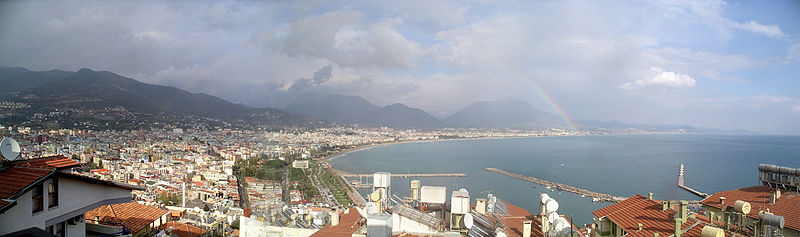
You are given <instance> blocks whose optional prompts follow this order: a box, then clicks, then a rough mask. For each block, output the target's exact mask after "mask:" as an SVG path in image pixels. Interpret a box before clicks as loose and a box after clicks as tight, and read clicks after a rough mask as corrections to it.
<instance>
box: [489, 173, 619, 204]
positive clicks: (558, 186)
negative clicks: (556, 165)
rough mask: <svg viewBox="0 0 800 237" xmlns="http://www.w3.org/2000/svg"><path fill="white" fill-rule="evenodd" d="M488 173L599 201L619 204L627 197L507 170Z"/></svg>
mask: <svg viewBox="0 0 800 237" xmlns="http://www.w3.org/2000/svg"><path fill="white" fill-rule="evenodd" d="M486 171H489V172H495V173H499V174H503V175H506V176H509V177H512V178H517V179H521V180H525V181H528V182H531V183H536V184H541V185H544V186H548V187H553V188H556V189H558V190H563V191H567V192H571V193H575V194H578V195H585V196H587V197H592V198H595V199H597V200H599V201H604V202H619V201H622V200H625V199H626V198H625V197H620V196H614V195H611V194H605V193H598V192H592V191H589V190H586V189H582V188H578V187H574V186H570V185H566V184H561V183H556V182H553V181H547V180H543V179H538V178H535V177H530V176H525V175H521V174H515V173H511V172H508V171H505V170H502V169H498V168H486Z"/></svg>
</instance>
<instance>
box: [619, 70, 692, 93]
mask: <svg viewBox="0 0 800 237" xmlns="http://www.w3.org/2000/svg"><path fill="white" fill-rule="evenodd" d="M651 70H652V71H653V72H655V73H656V75H655V76H653V77H652V78H648V79H640V80H636V81H634V82H628V83H625V84H622V85H620V88H622V89H626V90H634V89H642V88H663V89H685V88H692V87H694V85H695V83H696V82H695V80H694V78H692V77H690V76H689V75H686V74H681V73H676V72H670V71H664V70H663V69H661V68H659V67H652V68H651Z"/></svg>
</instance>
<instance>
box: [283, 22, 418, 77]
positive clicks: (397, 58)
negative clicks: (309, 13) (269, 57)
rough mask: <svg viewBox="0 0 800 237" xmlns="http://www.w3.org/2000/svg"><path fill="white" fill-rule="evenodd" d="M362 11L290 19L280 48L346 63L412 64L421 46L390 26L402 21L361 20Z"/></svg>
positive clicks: (296, 53) (374, 65) (370, 64)
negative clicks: (291, 21)
mask: <svg viewBox="0 0 800 237" xmlns="http://www.w3.org/2000/svg"><path fill="white" fill-rule="evenodd" d="M362 17H363V13H361V12H357V11H335V12H328V13H325V14H322V15H320V16H315V17H308V18H305V19H302V20H299V21H296V22H294V23H292V26H291V29H290V32H289V35H288V36H287V37H286V40H285V41H284V42H285V43H284V47H283V52H284V53H286V54H287V55H289V56H295V57H317V58H325V59H328V60H330V61H332V62H334V63H336V64H337V65H340V66H347V67H390V68H392V67H396V68H409V67H414V66H415V65H416V61H417V59H418V58H419V57H420V56H422V50H421V49H420V48H419V45H418V44H417V43H416V42H413V41H410V40H408V39H406V38H405V36H403V34H401V33H399V32H397V31H396V30H394V29H393V28H392V27H393V26H394V25H396V24H400V23H402V22H400V21H398V20H397V19H388V20H385V21H381V22H377V23H372V24H370V23H364V22H362V21H361V18H362Z"/></svg>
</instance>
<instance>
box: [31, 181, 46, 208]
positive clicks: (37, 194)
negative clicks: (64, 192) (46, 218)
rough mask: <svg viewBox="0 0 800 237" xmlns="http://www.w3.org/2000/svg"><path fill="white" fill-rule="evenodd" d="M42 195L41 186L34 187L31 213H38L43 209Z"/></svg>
mask: <svg viewBox="0 0 800 237" xmlns="http://www.w3.org/2000/svg"><path fill="white" fill-rule="evenodd" d="M43 196H44V194H43V193H42V185H41V184H39V185H36V186H34V187H33V204H32V205H33V213H37V212H40V211H42V210H43V209H44V203H42V202H43V201H44V197H43Z"/></svg>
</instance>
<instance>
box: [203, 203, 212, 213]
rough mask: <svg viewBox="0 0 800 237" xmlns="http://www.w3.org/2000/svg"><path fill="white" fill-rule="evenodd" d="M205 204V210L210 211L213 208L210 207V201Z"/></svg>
mask: <svg viewBox="0 0 800 237" xmlns="http://www.w3.org/2000/svg"><path fill="white" fill-rule="evenodd" d="M203 205H204V206H203V211H210V210H211V208H209V207H208V203H206V204H203Z"/></svg>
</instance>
